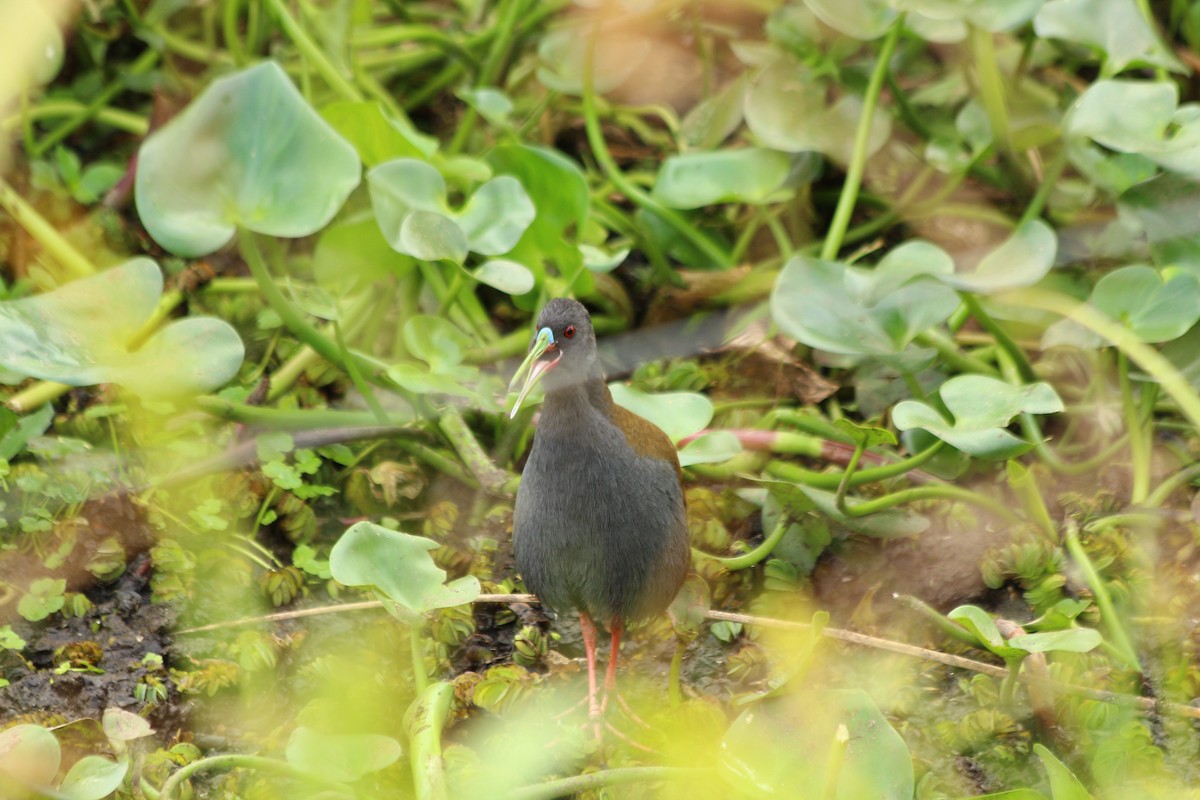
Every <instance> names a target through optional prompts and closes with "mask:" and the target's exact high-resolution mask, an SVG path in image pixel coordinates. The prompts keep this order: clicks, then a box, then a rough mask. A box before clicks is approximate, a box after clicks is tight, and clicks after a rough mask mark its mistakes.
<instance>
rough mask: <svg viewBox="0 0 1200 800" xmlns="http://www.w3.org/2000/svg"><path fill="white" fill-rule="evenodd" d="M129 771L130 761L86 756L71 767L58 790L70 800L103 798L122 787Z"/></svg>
mask: <svg viewBox="0 0 1200 800" xmlns="http://www.w3.org/2000/svg"><path fill="white" fill-rule="evenodd" d="M128 771H129V762H128V761H111V760H109V759H107V758H104V757H103V756H84V757H83V758H81V759H79V760H78V761H76V762H75V765H74V766H72V767H71V771H70V772H68V773H67V776H66V777H65V778H63V782H62V785H61V786H59V787H58V791H59V794H61V795H62V796H63V797H66V798H69V799H70V800H102V798H105V797H108V796H109V795H110V794H112V793H113V792H115V791H116V790H117V789H118V788H119V787H120V785H121V781H123V780H125V773H126V772H128Z"/></svg>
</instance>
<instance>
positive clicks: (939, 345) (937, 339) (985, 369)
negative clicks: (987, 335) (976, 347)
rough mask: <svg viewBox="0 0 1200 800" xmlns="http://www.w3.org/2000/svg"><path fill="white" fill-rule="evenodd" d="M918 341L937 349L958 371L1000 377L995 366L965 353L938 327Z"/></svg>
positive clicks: (921, 336) (930, 330)
mask: <svg viewBox="0 0 1200 800" xmlns="http://www.w3.org/2000/svg"><path fill="white" fill-rule="evenodd" d="M917 343H918V344H922V345H925V346H926V347H932V348H933V349H934V350H937V352H938V355H939V356H941V357H942V360H943V361H945V362H946V363H947V364H949V365H950V366H952V367H954V369H955V371H956V372H974V373H977V374H979V375H987V376H989V377H992V378H996V377H999V373H997V371H996V368H995V367H993V366H992V365H991V364H988V363H987V362H985V361H981V360H980V359H978V358H976V357H975V356H972V355H969V354H967V353H964V352H963V351H962V350H961V349H960V348H959V346H958V343H957V342H955V341H954V340H953V339H952V338H950V337H949V336H947V335H946V334H944V333H942V332H941V331H939V330H937V329H936V328H931V329H929V330H928V331H926V332H925V333H922V334H920V335H919V336H917Z"/></svg>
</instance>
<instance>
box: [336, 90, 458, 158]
mask: <svg viewBox="0 0 1200 800" xmlns="http://www.w3.org/2000/svg"><path fill="white" fill-rule="evenodd" d="M321 116H322V117H324V118H325V121H326V122H328V123H329V124H330V125H332V126H333V129H334V130H336V131H337V132H338V133H340V134H341V135H342V136H343V137H345V138H346V140H347V141H348V142H350V144H352V145H353V146H354V149H355V151H356V152H357V153H358V157H359V158H361V159H362V162H363V163H364V164H366V165H367V166H368V167H374V166H376V165H378V164H382V163H383V162H385V161H391V160H392V159H395V158H418V159H428V158H432V157H433V154H434V153H435V152H437V147H438V142H437V139H435V138H433V137H432V136H426V135H425V134H423V133H421V132H419V131H418V130H417V129H416V128H414V127H413V124H412V123H411V122H409V121H408V120H407V119H404V118H402V117H397V116H394V115H393V114H392V113H391V112H390V111H388V110H387V109H386V108H384V106H383V104H382V103H380V102H378V101H374V102H365V101H364V102H353V101H351V102H343V103H334V104H333V105H329V106H326V107H325V108H323V109H321Z"/></svg>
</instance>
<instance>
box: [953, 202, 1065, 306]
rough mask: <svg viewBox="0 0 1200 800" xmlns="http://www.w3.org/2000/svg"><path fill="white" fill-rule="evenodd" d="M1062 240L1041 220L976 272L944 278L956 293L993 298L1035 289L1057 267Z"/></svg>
mask: <svg viewBox="0 0 1200 800" xmlns="http://www.w3.org/2000/svg"><path fill="white" fill-rule="evenodd" d="M1057 252H1058V237H1057V236H1055V235H1054V230H1053V229H1052V228H1051V227H1050V226H1049V225H1047V224H1046V223H1045V222H1042V221H1041V220H1040V219H1035V220H1030V221H1028V222H1024V223H1022V224H1021V225H1019V226H1017V228H1016V230H1014V231H1013V232H1012V235H1010V236H1009V237H1008V238H1007V239H1005V240H1004V242H1003V243H1001V244H1000V246H999V247H997V248H996V249H995V250H993V251H991V252H990V253H988V254H987V255H985V256H984V257H983V258H982V259H980V260H979V263H978V264H977V265H976V266H975V268H974V269H973V270H970V271H964V272H956V273H953V274H950V275H941V280H942V281H943V282H945V283H948V284H950V285H951V286H953V287H955V288H956V289H962V290H963V291H967V292H978V293H980V294H990V293H992V292H1000V291H1005V290H1007V289H1016V288H1019V287H1023V286H1032V285H1033V284H1035V283H1037V282H1038V281H1040V280H1041V279H1042V278H1044V277H1045V276H1046V273H1048V272H1049V271H1050V268H1051V267H1052V266H1053V265H1054V257H1055V255H1056V254H1057Z"/></svg>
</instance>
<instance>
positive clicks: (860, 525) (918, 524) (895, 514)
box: [768, 482, 929, 539]
mask: <svg viewBox="0 0 1200 800" xmlns="http://www.w3.org/2000/svg"><path fill="white" fill-rule="evenodd" d="M768 485H772V486H777V485H778V484H777V483H775V482H768ZM784 485H787V486H791V484H784ZM793 489H794V490H797V491H799V492H800V493H802V494H803V495H804V496H805V497H807V498H808V499H809V500H810V501H811V502H812V504H813V506H815V507H816V509H817V510H818V511H820V512H821V515H822V516H825V517H829V518H830V519H832V520H834V521H835V522H837V523H838V524H840V525H842V526H843V527H845V528H849V529H850V530H852V531H854V532H855V533H861V534H863V535H864V536H872V537H875V538H877V539H901V538H904V537H907V536H917V535H918V534H921V533H924V532H925V531H926V530H927V529H928V528H929V520H927V519H925V518H924V517H922V516H921V515H920V514H915V513H913V512H912V511H906V510H905V509H901V508H885V509H883V510H882V511H876V512H875V513H874V514H869V515H865V516H859V517H854V516H851V515H849V514H847V513H845V512H844V511H842V510H841V509H840V508H838V505H837V495H836V494H835V493H834V492H827V491H825V490H824V489H816V488H814V487H812V486H805V485H803V484H796V485H795V486H794V487H793ZM776 496H777V497H779V496H780V494H779V493H778V491H777V492H776ZM859 502H861V501H857V500H854V499H847V500H846V505H847V506H848V507H850V508H853V507H854V506H855V505H857V504H858V503H859Z"/></svg>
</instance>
